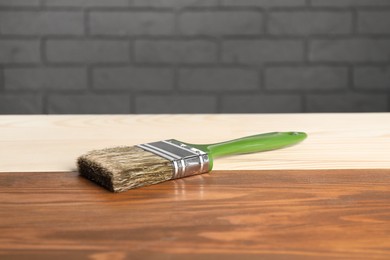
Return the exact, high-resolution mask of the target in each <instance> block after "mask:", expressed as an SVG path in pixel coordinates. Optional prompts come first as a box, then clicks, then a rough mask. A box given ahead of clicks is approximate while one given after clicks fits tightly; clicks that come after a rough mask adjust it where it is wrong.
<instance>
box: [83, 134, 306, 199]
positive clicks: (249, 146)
mask: <svg viewBox="0 0 390 260" xmlns="http://www.w3.org/2000/svg"><path fill="white" fill-rule="evenodd" d="M306 136H307V135H306V134H305V133H302V132H273V133H265V134H259V135H253V136H247V137H243V138H240V139H235V140H231V141H226V142H222V143H214V144H189V143H184V142H181V141H178V140H175V139H169V140H164V141H159V142H152V143H147V144H140V145H135V146H120V147H113V148H106V149H101V150H93V151H90V152H88V153H86V154H84V155H82V156H80V157H79V158H78V159H77V166H78V170H79V172H80V175H81V176H84V177H86V178H87V179H90V180H92V181H94V182H96V183H97V184H99V185H101V186H103V187H105V188H106V189H108V190H110V191H113V192H122V191H126V190H129V189H133V188H138V187H142V186H146V185H152V184H157V183H160V182H163V181H167V180H172V179H178V178H183V177H187V176H191V175H196V174H201V173H207V172H210V171H211V170H212V168H213V161H214V159H215V158H218V157H221V156H228V155H236V154H244V153H254V152H261V151H269V150H274V149H279V148H283V147H286V146H290V145H293V144H296V143H298V142H300V141H302V140H304V139H305V138H306Z"/></svg>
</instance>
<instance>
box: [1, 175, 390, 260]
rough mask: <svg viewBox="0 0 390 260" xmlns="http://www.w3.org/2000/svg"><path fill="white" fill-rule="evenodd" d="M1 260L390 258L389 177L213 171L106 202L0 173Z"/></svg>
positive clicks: (68, 180)
mask: <svg viewBox="0 0 390 260" xmlns="http://www.w3.org/2000/svg"><path fill="white" fill-rule="evenodd" d="M0 231H1V232H0V258H1V259H10V258H12V259H14V258H15V259H34V258H36V259H77V258H87V257H89V258H90V259H145V258H153V259H217V258H218V259H259V256H262V257H268V258H273V259H281V258H283V259H292V258H299V259H305V258H315V259H318V258H324V257H325V258H340V259H345V258H358V259H359V258H361V259H368V258H370V259H371V258H383V259H386V258H387V259H389V258H390V250H389V249H390V172H389V171H388V170H334V171H330V170H316V171H315V170H309V171H284V170H279V171H215V172H214V173H213V174H204V175H200V176H194V177H189V178H185V179H179V180H174V181H168V182H164V183H162V184H159V185H154V186H149V187H144V188H140V189H135V190H130V191H128V192H124V193H119V194H115V193H110V192H108V191H106V190H104V189H103V188H101V187H99V186H97V185H95V184H93V183H92V182H89V181H88V180H86V179H84V178H82V177H80V176H78V174H77V173H71V172H68V173H66V172H64V173H1V174H0Z"/></svg>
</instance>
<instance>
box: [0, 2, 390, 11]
mask: <svg viewBox="0 0 390 260" xmlns="http://www.w3.org/2000/svg"><path fill="white" fill-rule="evenodd" d="M86 9H88V10H89V11H91V12H95V11H96V12H102V11H103V12H156V13H159V12H173V11H175V10H176V11H178V12H180V13H183V12H202V11H211V12H218V11H226V12H234V11H263V10H269V11H271V12H273V11H287V12H290V11H291V12H295V11H314V12H316V11H330V12H338V11H350V10H351V9H356V10H357V11H382V10H385V11H388V10H390V4H389V5H388V6H379V5H378V6H353V5H351V6H313V5H311V6H269V7H266V6H265V7H261V6H187V7H182V8H176V7H135V6H46V5H42V6H0V11H43V12H44V11H83V10H86Z"/></svg>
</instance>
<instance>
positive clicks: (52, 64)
mask: <svg viewBox="0 0 390 260" xmlns="http://www.w3.org/2000/svg"><path fill="white" fill-rule="evenodd" d="M85 65H93V66H94V67H96V68H106V67H107V68H123V67H130V68H145V69H147V68H156V69H158V68H173V67H176V66H180V68H179V69H201V68H206V69H207V68H210V69H213V68H214V69H215V68H221V69H229V68H231V69H247V70H256V69H259V68H262V67H265V68H268V67H272V68H276V67H291V66H295V67H296V66H299V67H306V66H307V67H320V66H324V67H343V66H345V67H347V66H350V65H354V66H355V67H365V66H368V67H378V68H381V67H389V66H390V63H389V62H388V61H377V62H373V61H362V62H348V61H339V62H337V61H333V62H332V61H309V62H308V63H304V62H288V61H282V62H277V63H275V62H264V63H263V64H235V63H221V64H216V63H213V64H211V63H208V64H189V63H187V64H183V63H180V64H174V63H172V64H170V63H169V64H168V63H135V64H132V63H128V62H98V63H85V62H51V61H49V62H47V63H45V64H42V63H40V62H39V63H36V62H35V63H1V66H3V69H15V68H41V67H42V68H47V67H52V68H70V67H72V68H73V67H76V68H82V67H83V66H85Z"/></svg>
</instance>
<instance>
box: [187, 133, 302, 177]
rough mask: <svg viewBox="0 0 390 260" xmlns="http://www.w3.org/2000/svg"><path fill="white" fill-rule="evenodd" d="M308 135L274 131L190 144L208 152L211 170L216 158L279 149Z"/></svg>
mask: <svg viewBox="0 0 390 260" xmlns="http://www.w3.org/2000/svg"><path fill="white" fill-rule="evenodd" d="M306 137H307V134H306V133H302V132H273V133H266V134H259V135H252V136H247V137H243V138H239V139H235V140H231V141H226V142H222V143H214V144H188V145H190V146H193V147H195V148H198V149H200V150H202V151H204V152H206V153H208V155H209V157H210V170H211V169H212V166H213V159H214V158H217V157H221V156H227V155H234V154H243V153H254V152H262V151H269V150H274V149H279V148H282V147H286V146H290V145H293V144H296V143H299V142H301V141H302V140H304V139H305V138H306Z"/></svg>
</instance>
